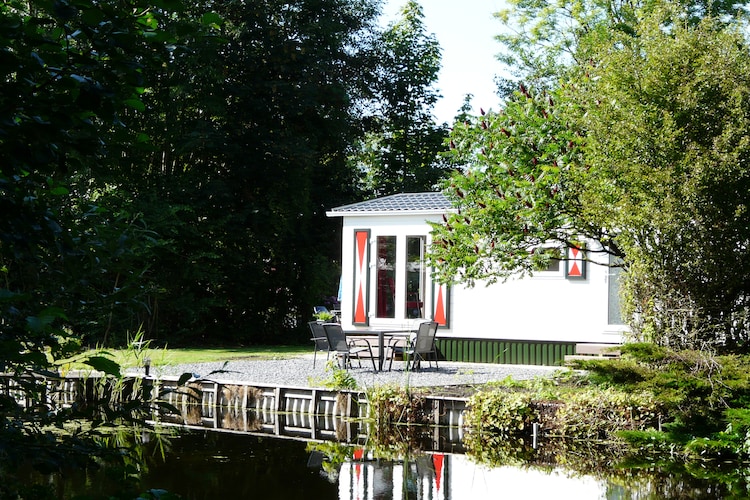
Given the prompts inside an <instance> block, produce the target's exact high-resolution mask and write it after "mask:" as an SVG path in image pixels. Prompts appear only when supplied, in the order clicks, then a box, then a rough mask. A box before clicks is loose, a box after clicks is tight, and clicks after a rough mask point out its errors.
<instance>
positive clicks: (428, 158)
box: [351, 0, 448, 196]
mask: <svg viewBox="0 0 750 500" xmlns="http://www.w3.org/2000/svg"><path fill="white" fill-rule="evenodd" d="M376 50H377V52H378V56H379V64H378V68H377V69H376V72H375V78H374V79H373V80H374V81H373V82H371V84H370V89H371V91H372V92H373V93H374V95H375V102H374V104H373V106H370V113H371V114H367V115H366V123H367V125H368V131H367V134H366V135H365V136H364V138H363V140H362V141H361V142H360V143H359V144H358V146H357V150H356V151H355V152H354V154H353V155H352V158H351V162H352V164H353V165H354V166H355V167H356V168H357V169H359V170H361V171H362V172H363V174H364V175H363V184H364V185H363V189H364V191H365V192H366V193H368V194H369V195H375V196H385V195H390V194H395V193H403V192H407V193H409V192H421V191H431V190H433V188H434V186H435V185H436V184H437V182H438V181H439V180H440V179H441V178H442V177H444V176H445V175H446V171H447V168H448V164H447V163H446V162H445V160H444V159H443V158H442V157H441V156H440V155H439V153H441V152H442V151H443V150H444V148H445V146H444V142H445V138H446V137H447V129H446V127H445V125H437V124H435V121H434V118H433V116H432V108H433V106H434V104H435V102H436V101H437V99H438V97H439V95H438V93H437V91H436V90H435V88H434V85H435V83H436V82H437V80H438V72H439V70H440V46H439V45H438V42H437V40H436V39H435V36H434V35H431V34H428V33H427V32H426V27H425V24H424V13H423V10H422V7H421V6H420V5H419V3H417V2H415V1H413V0H411V1H408V2H406V4H405V5H404V7H403V8H402V9H401V13H400V18H399V19H398V20H397V21H395V22H393V23H391V24H390V25H389V26H388V27H387V28H386V29H385V31H384V32H382V33H381V34H380V36H379V37H378V40H377V42H376Z"/></svg>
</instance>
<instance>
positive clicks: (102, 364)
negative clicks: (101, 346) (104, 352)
mask: <svg viewBox="0 0 750 500" xmlns="http://www.w3.org/2000/svg"><path fill="white" fill-rule="evenodd" d="M83 363H84V364H87V365H89V366H90V367H92V368H93V369H94V370H98V371H101V372H104V373H106V374H107V375H112V376H114V377H119V376H120V365H119V364H117V363H116V362H115V361H113V360H111V359H109V358H106V357H104V356H91V357H89V358H87V359H84V360H83Z"/></svg>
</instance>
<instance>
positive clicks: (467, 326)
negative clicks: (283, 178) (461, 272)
mask: <svg viewBox="0 0 750 500" xmlns="http://www.w3.org/2000/svg"><path fill="white" fill-rule="evenodd" d="M450 210H451V206H450V203H449V202H448V200H447V199H446V198H445V197H444V196H443V194H442V193H405V194H396V195H392V196H386V197H383V198H378V199H374V200H370V201H364V202H361V203H354V204H351V205H345V206H341V207H336V208H333V209H331V210H330V211H329V212H327V215H328V216H329V217H341V219H342V222H343V235H342V260H341V263H342V297H341V321H342V325H343V328H344V329H345V330H368V329H400V328H409V327H412V326H413V325H415V324H416V323H418V322H419V321H421V320H423V319H434V320H436V321H437V322H438V323H439V324H440V328H439V330H438V340H437V344H438V350H439V351H440V353H441V356H443V357H445V358H446V359H448V360H456V361H474V362H487V363H522V364H549V365H554V364H560V363H561V361H562V359H563V357H564V356H565V355H567V354H574V353H575V349H576V344H585V343H592V344H619V343H620V342H621V341H622V334H623V332H624V331H625V326H624V325H622V324H620V323H621V320H620V314H619V310H620V308H619V301H618V286H617V273H618V269H617V268H612V267H610V266H607V265H601V264H597V263H594V262H590V261H588V260H584V258H583V255H581V253H580V251H579V250H576V249H569V250H568V252H569V253H568V257H569V258H570V259H571V260H564V261H553V263H552V264H551V265H550V267H549V268H548V269H546V270H544V271H539V272H536V273H535V274H534V276H532V277H525V278H519V279H511V280H508V281H506V282H504V283H496V284H492V285H488V286H485V285H483V284H481V283H478V284H477V285H476V286H475V287H473V288H467V287H463V286H453V287H446V286H441V285H439V284H437V283H435V282H433V280H432V278H431V272H430V269H428V268H427V266H426V263H425V252H426V251H427V248H428V247H429V245H430V243H431V234H430V230H431V228H430V226H429V224H428V223H427V221H432V222H439V221H441V220H442V216H443V214H445V213H447V212H449V211H450ZM590 255H593V254H590Z"/></svg>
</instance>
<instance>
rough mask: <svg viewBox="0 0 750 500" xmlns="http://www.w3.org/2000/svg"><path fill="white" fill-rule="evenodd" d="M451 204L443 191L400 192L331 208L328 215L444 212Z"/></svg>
mask: <svg viewBox="0 0 750 500" xmlns="http://www.w3.org/2000/svg"><path fill="white" fill-rule="evenodd" d="M450 208H451V204H450V202H449V201H448V199H447V198H446V197H445V196H444V195H443V193H401V194H393V195H390V196H384V197H383V198H375V199H374V200H368V201H361V202H359V203H352V204H351V205H343V206H341V207H336V208H332V209H331V211H330V212H329V213H328V215H329V216H336V215H341V216H343V215H354V214H364V213H368V214H372V213H393V212H398V213H404V212H412V213H414V212H418V213H444V212H447V211H448V210H450Z"/></svg>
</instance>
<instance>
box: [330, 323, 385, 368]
mask: <svg viewBox="0 0 750 500" xmlns="http://www.w3.org/2000/svg"><path fill="white" fill-rule="evenodd" d="M323 329H324V330H325V332H326V337H327V338H328V345H329V346H330V349H331V352H332V353H334V354H335V355H336V358H337V359H338V360H339V366H341V367H343V368H351V366H352V362H351V358H352V357H355V358H357V361H358V362H359V366H360V367H362V359H361V357H362V355H363V354H364V353H369V357H370V360H371V361H372V369H373V370H377V368H376V367H375V356H373V355H372V346H371V345H370V342H368V341H367V339H359V340H357V341H353V340H350V339H347V338H346V334H345V333H344V330H343V329H342V328H341V325H340V324H338V323H324V324H323ZM356 342H364V344H365V345H357V343H356ZM342 360H343V364H342Z"/></svg>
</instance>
